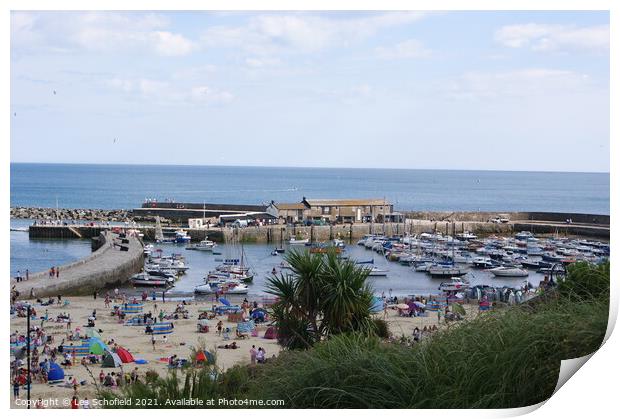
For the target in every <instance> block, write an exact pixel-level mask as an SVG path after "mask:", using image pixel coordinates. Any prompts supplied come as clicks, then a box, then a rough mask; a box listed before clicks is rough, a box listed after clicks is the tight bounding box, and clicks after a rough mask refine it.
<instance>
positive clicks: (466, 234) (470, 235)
mask: <svg viewBox="0 0 620 419" xmlns="http://www.w3.org/2000/svg"><path fill="white" fill-rule="evenodd" d="M456 238H457V239H459V240H476V239H477V238H478V236H476V235H475V234H473V233H470V232H469V231H465V232H464V233H459V234H457V235H456Z"/></svg>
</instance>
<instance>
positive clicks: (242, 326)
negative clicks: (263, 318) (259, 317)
mask: <svg viewBox="0 0 620 419" xmlns="http://www.w3.org/2000/svg"><path fill="white" fill-rule="evenodd" d="M254 329H256V324H254V321H253V320H250V321H247V322H239V323H237V330H238V331H239V333H250V332H251V331H252V330H254Z"/></svg>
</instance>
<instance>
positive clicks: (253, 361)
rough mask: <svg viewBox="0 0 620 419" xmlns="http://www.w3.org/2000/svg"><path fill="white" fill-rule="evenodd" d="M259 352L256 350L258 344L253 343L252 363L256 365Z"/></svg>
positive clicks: (251, 350)
mask: <svg viewBox="0 0 620 419" xmlns="http://www.w3.org/2000/svg"><path fill="white" fill-rule="evenodd" d="M257 353H258V351H257V350H256V346H255V345H252V348H251V349H250V364H251V365H256V354H257Z"/></svg>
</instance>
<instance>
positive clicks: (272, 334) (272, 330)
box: [264, 326, 278, 339]
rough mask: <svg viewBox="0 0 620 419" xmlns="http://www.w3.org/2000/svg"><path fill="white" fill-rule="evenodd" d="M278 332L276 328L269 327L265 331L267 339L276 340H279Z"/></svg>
mask: <svg viewBox="0 0 620 419" xmlns="http://www.w3.org/2000/svg"><path fill="white" fill-rule="evenodd" d="M277 337H278V335H277V332H276V328H275V327H274V326H269V327H268V328H267V330H265V336H264V338H265V339H275V338H277Z"/></svg>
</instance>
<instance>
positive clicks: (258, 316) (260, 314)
mask: <svg viewBox="0 0 620 419" xmlns="http://www.w3.org/2000/svg"><path fill="white" fill-rule="evenodd" d="M266 315H267V313H266V312H265V310H263V309H262V308H257V309H256V310H254V311H253V312H252V318H253V319H254V320H258V321H259V322H264V321H265V317H266Z"/></svg>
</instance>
